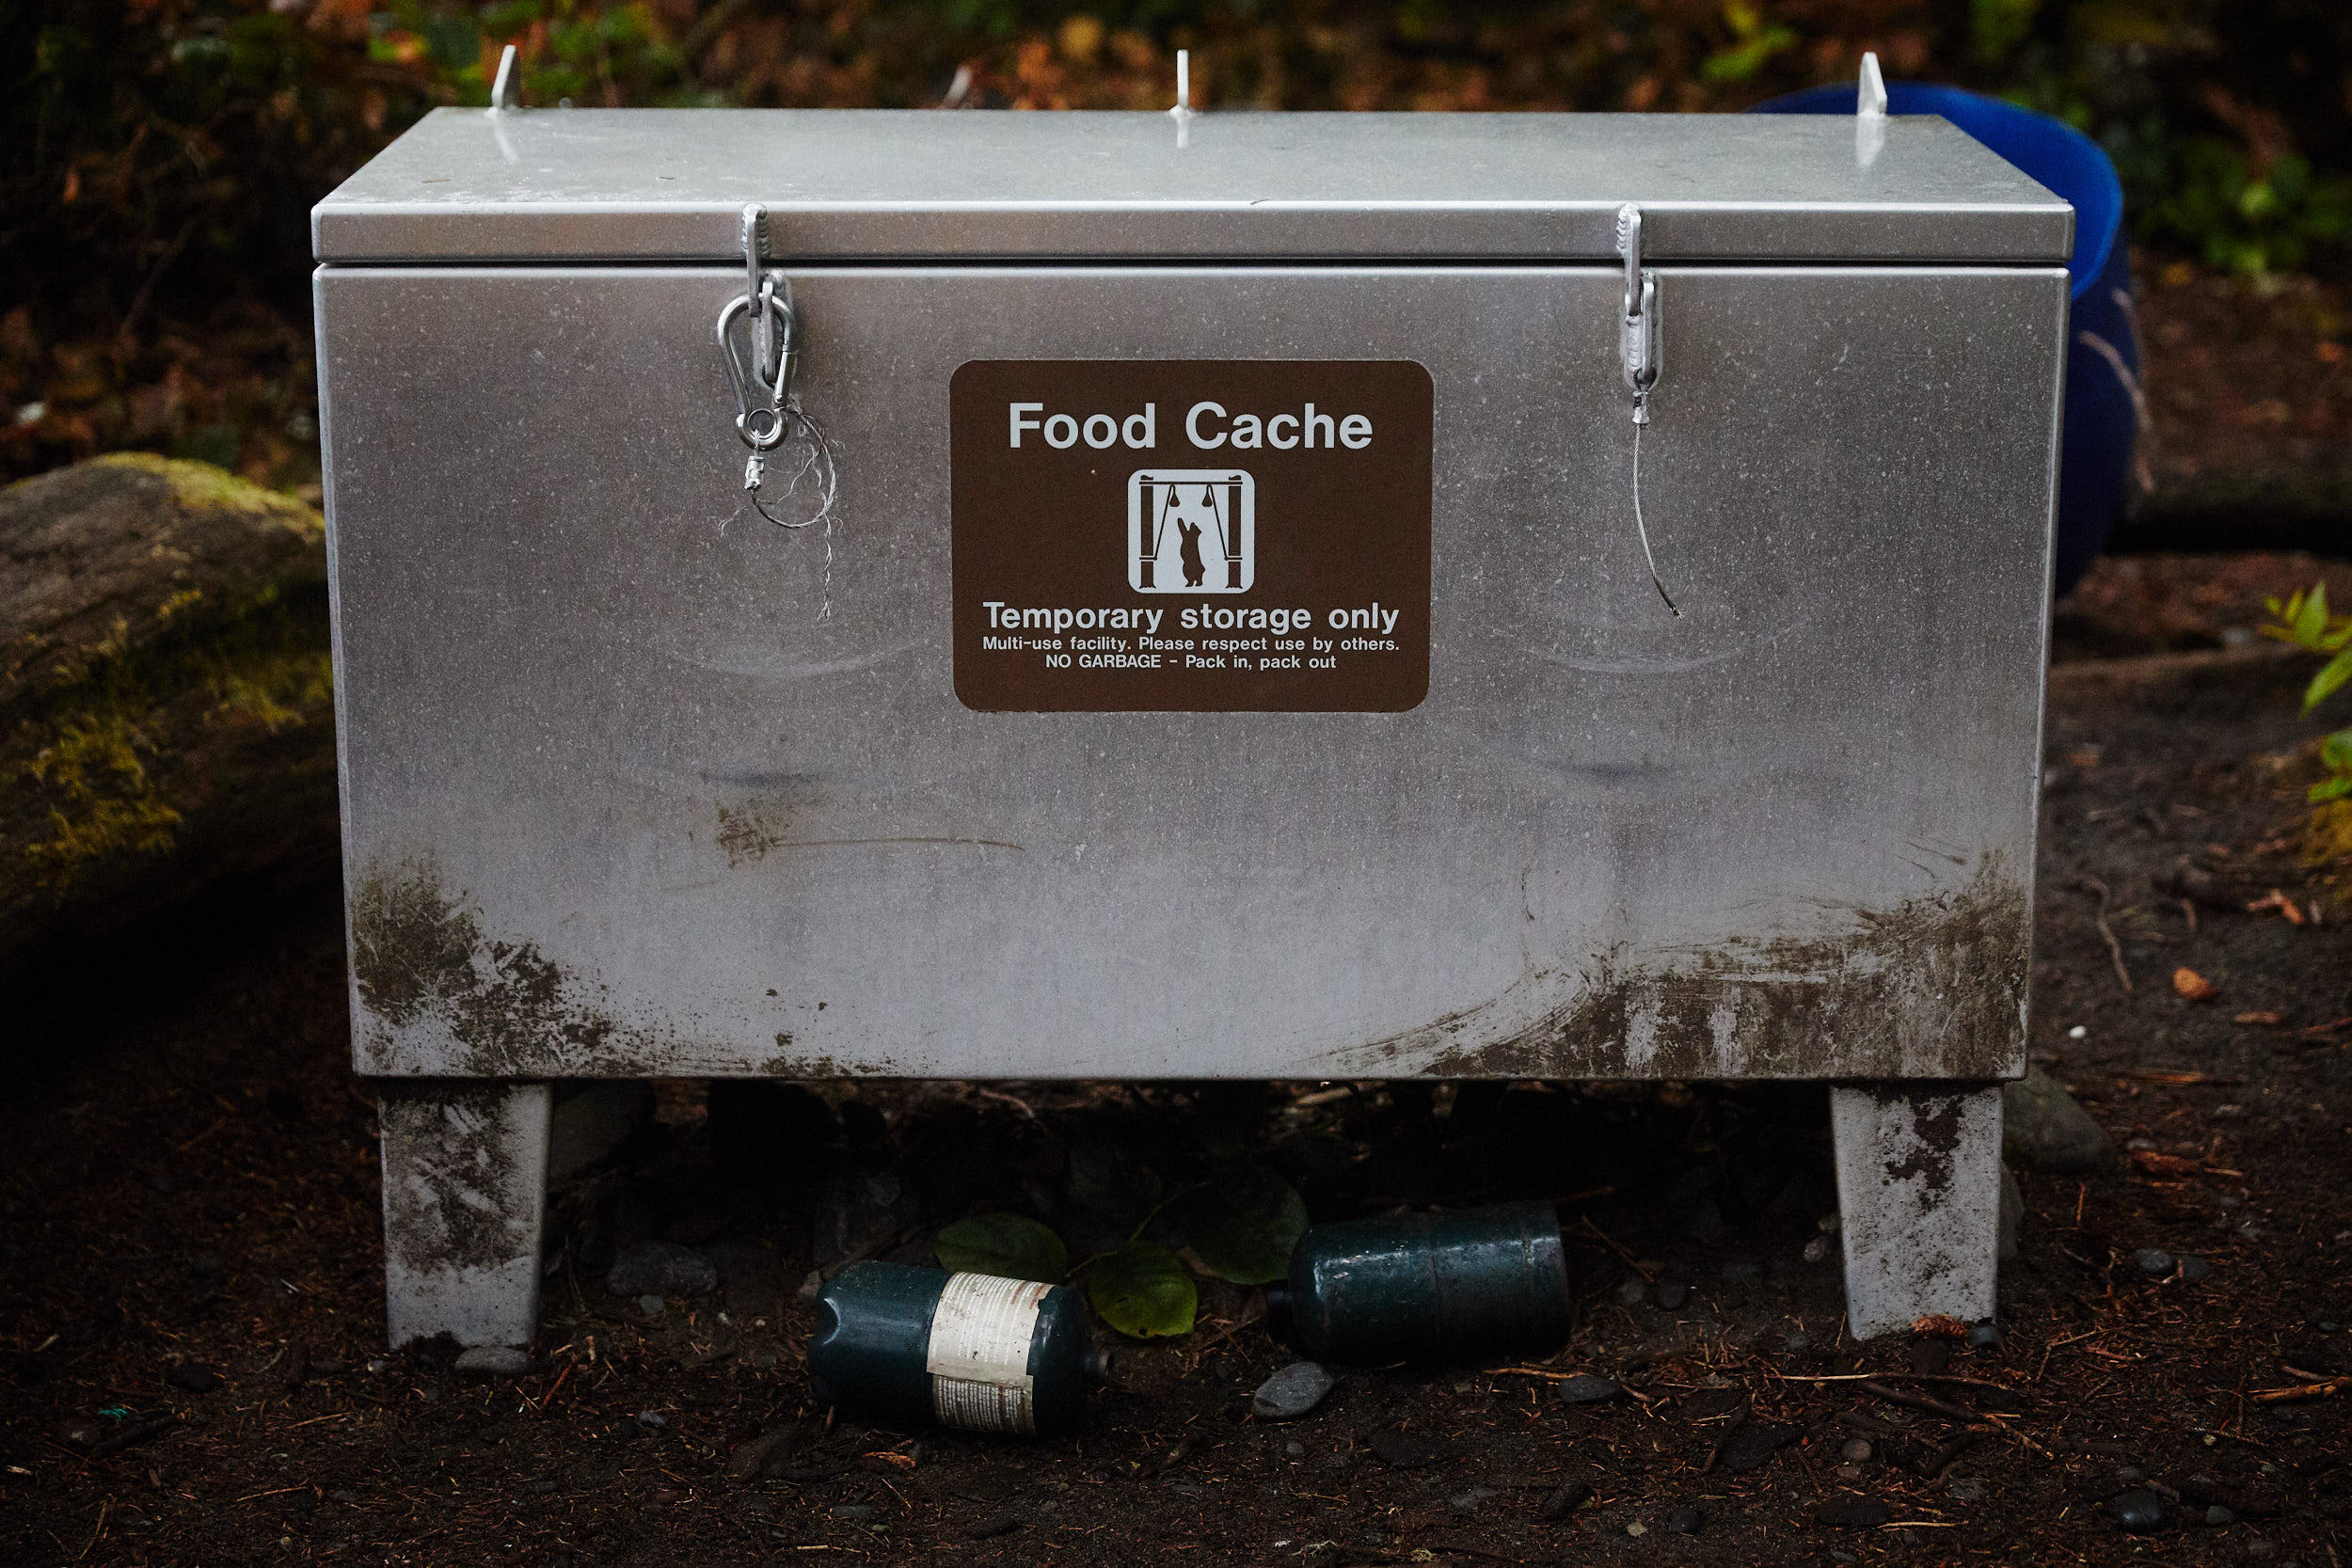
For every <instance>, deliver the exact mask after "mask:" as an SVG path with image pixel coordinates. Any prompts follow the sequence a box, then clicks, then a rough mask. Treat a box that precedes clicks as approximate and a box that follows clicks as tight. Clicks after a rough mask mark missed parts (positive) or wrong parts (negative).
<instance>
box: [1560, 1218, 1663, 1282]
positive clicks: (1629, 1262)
mask: <svg viewBox="0 0 2352 1568" xmlns="http://www.w3.org/2000/svg"><path fill="white" fill-rule="evenodd" d="M1576 1223H1577V1224H1579V1225H1581V1226H1582V1227H1584V1228H1585V1229H1587V1230H1589V1231H1591V1232H1592V1233H1593V1234H1594V1235H1596V1236H1597V1237H1599V1238H1600V1240H1601V1243H1602V1244H1603V1245H1604V1246H1606V1247H1608V1249H1609V1250H1610V1251H1612V1252H1613V1253H1615V1254H1616V1255H1617V1256H1618V1257H1619V1258H1622V1259H1625V1266H1626V1267H1627V1268H1629V1269H1631V1270H1632V1271H1633V1272H1634V1273H1635V1274H1638V1275H1641V1276H1642V1283H1643V1284H1645V1285H1655V1284H1657V1283H1658V1276H1657V1275H1654V1274H1652V1273H1650V1272H1649V1270H1647V1269H1645V1268H1644V1267H1642V1265H1641V1264H1639V1263H1637V1262H1635V1261H1634V1260H1633V1254H1631V1253H1629V1252H1628V1251H1627V1250H1626V1249H1625V1248H1623V1247H1621V1246H1619V1245H1618V1244H1617V1242H1616V1238H1614V1237H1613V1236H1611V1235H1610V1234H1609V1232H1607V1231H1606V1230H1603V1229H1602V1228H1601V1227H1599V1226H1597V1225H1595V1224H1594V1223H1593V1216H1592V1215H1590V1214H1579V1215H1577V1216H1576Z"/></svg>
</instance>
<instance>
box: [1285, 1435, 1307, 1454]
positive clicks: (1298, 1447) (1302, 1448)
mask: <svg viewBox="0 0 2352 1568" xmlns="http://www.w3.org/2000/svg"><path fill="white" fill-rule="evenodd" d="M1282 1455H1283V1457H1284V1458H1286V1459H1304V1458H1306V1457H1307V1445H1306V1444H1304V1443H1302V1442H1300V1441H1299V1440H1298V1439H1297V1438H1295V1437H1294V1438H1292V1439H1291V1440H1290V1441H1289V1442H1287V1443H1285V1444H1283V1445H1282Z"/></svg>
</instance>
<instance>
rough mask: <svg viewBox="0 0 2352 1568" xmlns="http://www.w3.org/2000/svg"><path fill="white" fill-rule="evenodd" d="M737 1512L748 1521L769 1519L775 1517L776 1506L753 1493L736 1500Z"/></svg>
mask: <svg viewBox="0 0 2352 1568" xmlns="http://www.w3.org/2000/svg"><path fill="white" fill-rule="evenodd" d="M735 1512H736V1513H739V1514H741V1515H742V1516H743V1517H744V1518H746V1519H768V1518H772V1517H774V1516H775V1512H776V1505H775V1504H773V1503H771V1502H770V1501H769V1500H768V1499H767V1498H765V1497H761V1496H760V1495H759V1494H758V1493H756V1492H751V1493H746V1494H745V1495H744V1496H742V1497H738V1498H736V1499H735Z"/></svg>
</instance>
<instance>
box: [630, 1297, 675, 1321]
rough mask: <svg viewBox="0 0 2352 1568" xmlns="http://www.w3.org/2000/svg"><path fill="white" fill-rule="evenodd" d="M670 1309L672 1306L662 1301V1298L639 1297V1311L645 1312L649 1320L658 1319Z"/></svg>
mask: <svg viewBox="0 0 2352 1568" xmlns="http://www.w3.org/2000/svg"><path fill="white" fill-rule="evenodd" d="M669 1309H670V1304H669V1303H668V1302H666V1301H664V1300H662V1299H661V1298H660V1296H650V1295H648V1296H639V1297H638V1298H637V1310H639V1311H640V1312H643V1313H644V1315H645V1316H646V1317H648V1318H658V1317H660V1316H661V1314H662V1313H664V1312H666V1311H668V1310H669Z"/></svg>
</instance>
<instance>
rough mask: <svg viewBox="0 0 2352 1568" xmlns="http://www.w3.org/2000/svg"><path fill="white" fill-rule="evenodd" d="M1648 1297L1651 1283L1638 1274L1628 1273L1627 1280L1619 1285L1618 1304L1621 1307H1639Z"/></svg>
mask: <svg viewBox="0 0 2352 1568" xmlns="http://www.w3.org/2000/svg"><path fill="white" fill-rule="evenodd" d="M1648 1299H1649V1284H1648V1282H1647V1281H1646V1280H1645V1279H1643V1277H1642V1276H1641V1275H1638V1274H1629V1275H1626V1276H1625V1282H1624V1283H1623V1284H1621V1285H1619V1286H1618V1287H1617V1304H1618V1305H1619V1306H1621V1307H1639V1306H1641V1305H1642V1303H1644V1302H1645V1301H1647V1300H1648Z"/></svg>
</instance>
